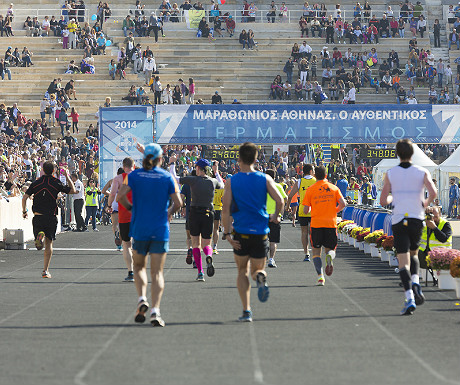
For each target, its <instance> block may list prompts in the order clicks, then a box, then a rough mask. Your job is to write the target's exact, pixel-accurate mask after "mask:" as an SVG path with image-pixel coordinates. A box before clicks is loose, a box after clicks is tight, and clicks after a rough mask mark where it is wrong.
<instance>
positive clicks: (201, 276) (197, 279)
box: [196, 273, 204, 282]
mask: <svg viewBox="0 0 460 385" xmlns="http://www.w3.org/2000/svg"><path fill="white" fill-rule="evenodd" d="M196 281H200V282H204V274H203V273H198V276H197V277H196Z"/></svg>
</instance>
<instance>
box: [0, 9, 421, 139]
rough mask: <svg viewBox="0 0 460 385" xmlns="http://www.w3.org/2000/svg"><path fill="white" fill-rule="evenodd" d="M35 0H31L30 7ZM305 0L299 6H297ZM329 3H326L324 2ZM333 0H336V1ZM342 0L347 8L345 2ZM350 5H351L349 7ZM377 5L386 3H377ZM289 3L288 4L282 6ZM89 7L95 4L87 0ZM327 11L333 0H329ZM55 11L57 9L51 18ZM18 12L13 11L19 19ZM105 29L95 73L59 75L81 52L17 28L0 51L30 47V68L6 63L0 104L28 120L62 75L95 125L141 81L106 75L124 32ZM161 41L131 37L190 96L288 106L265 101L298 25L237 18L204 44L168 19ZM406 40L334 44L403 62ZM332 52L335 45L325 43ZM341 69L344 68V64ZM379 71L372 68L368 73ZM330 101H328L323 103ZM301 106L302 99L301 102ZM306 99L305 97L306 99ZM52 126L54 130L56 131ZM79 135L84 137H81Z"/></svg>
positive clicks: (364, 93)
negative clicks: (249, 46) (246, 46)
mask: <svg viewBox="0 0 460 385" xmlns="http://www.w3.org/2000/svg"><path fill="white" fill-rule="evenodd" d="M37 1H38V0H33V4H35V2H37ZM42 1H43V3H42V5H43V7H51V5H50V4H49V0H42ZM302 4H303V3H302ZM326 4H328V3H326ZM334 4H335V3H334ZM351 4H352V2H350V1H347V2H346V5H347V6H351ZM354 4H355V3H354V2H353V5H354ZM381 4H382V6H383V5H384V3H383V2H382V3H381ZM110 6H111V7H112V9H121V8H122V7H123V9H125V10H126V9H127V5H126V4H123V3H122V2H121V1H118V0H117V1H114V2H110ZM288 6H289V3H288ZM87 7H88V8H89V10H91V9H92V7H93V8H94V7H95V5H94V4H90V5H88V4H87ZM328 9H332V2H331V3H330V4H328ZM58 15H59V10H57V12H56V13H55V16H58ZM18 17H19V16H18ZM242 28H245V29H253V30H254V32H255V37H256V40H257V41H258V47H259V49H258V51H243V50H242V49H241V45H240V44H239V43H238V34H239V32H240V31H241V29H242ZM104 31H105V33H106V35H107V36H108V37H109V38H110V39H111V40H112V41H113V45H112V47H111V48H108V49H107V55H106V56H95V57H94V58H95V63H94V64H95V66H96V74H94V75H84V74H80V75H65V74H64V72H65V70H66V69H67V64H68V62H69V61H70V60H72V59H73V60H75V61H76V62H77V63H79V62H80V60H81V58H82V50H63V49H62V44H61V43H60V39H59V38H56V37H52V36H50V37H45V38H41V37H40V38H37V37H25V36H21V35H23V34H22V33H17V34H16V36H15V37H10V38H3V39H0V51H1V52H2V53H3V52H4V51H5V50H6V48H7V46H12V47H13V48H14V47H19V48H20V50H21V49H22V48H23V47H24V46H28V47H29V49H30V50H31V51H32V52H34V56H33V61H34V64H35V65H34V66H33V67H29V68H21V67H18V68H16V67H12V68H11V71H12V73H13V80H12V81H10V82H9V81H7V80H5V81H4V82H3V83H2V86H1V90H2V92H1V93H0V102H4V103H6V104H7V105H11V104H12V103H13V102H18V104H19V108H20V109H21V110H22V111H23V112H24V113H25V115H26V116H27V117H33V118H37V117H39V104H40V100H41V99H42V97H43V95H44V93H45V91H46V89H47V87H48V85H49V83H50V82H51V81H52V80H53V79H54V78H56V77H61V78H62V84H63V85H65V83H67V81H68V80H69V79H70V78H73V79H75V80H76V91H77V97H78V100H76V101H73V100H72V101H71V102H70V104H71V106H74V107H76V109H77V111H78V112H79V114H80V124H79V126H80V128H81V132H82V131H83V132H84V131H85V130H86V128H87V126H88V125H89V123H93V124H94V123H95V117H94V115H95V112H96V111H97V109H98V107H99V106H101V105H102V104H103V103H104V101H105V97H107V96H110V97H111V98H112V105H114V106H117V105H127V104H128V102H126V101H122V100H121V99H122V97H124V96H126V95H127V92H128V89H129V87H130V85H131V84H134V85H136V86H140V85H142V84H143V83H144V77H143V76H142V75H134V74H132V73H131V68H129V69H128V70H127V79H126V80H121V81H119V80H115V81H113V80H111V79H110V77H109V75H108V64H109V62H110V59H111V58H114V57H116V54H117V52H118V49H119V47H121V46H122V45H123V40H124V36H123V32H122V30H121V25H120V24H117V23H106V24H105V28H104ZM165 33H166V38H160V40H159V42H158V44H155V42H154V39H153V38H135V41H136V42H140V43H141V44H142V48H143V49H144V48H145V47H146V46H147V45H149V46H150V47H151V49H152V50H153V52H154V55H155V59H156V63H157V65H158V64H166V67H165V68H160V78H161V82H162V84H163V86H166V84H168V83H169V84H171V85H175V84H178V79H179V78H183V79H184V80H185V81H186V82H187V79H188V78H189V77H193V78H194V79H195V83H196V86H197V94H196V96H195V100H197V99H198V98H202V99H203V100H204V102H205V103H209V102H210V100H211V96H212V95H213V94H214V92H215V91H216V90H217V91H219V92H220V94H221V95H222V97H223V99H224V102H225V103H231V102H232V101H233V99H234V98H237V99H238V100H239V101H241V102H242V103H268V102H270V103H292V102H296V101H294V100H291V101H271V100H270V101H269V100H268V95H269V91H270V84H271V82H272V80H273V78H274V77H275V76H276V75H277V74H280V75H281V76H282V78H283V79H285V74H284V73H283V72H282V69H283V67H284V63H285V62H286V60H287V58H288V57H289V55H290V53H291V48H292V45H293V44H294V42H298V43H300V42H301V41H302V39H301V38H300V32H299V29H298V24H297V23H285V24H282V25H281V24H267V23H237V33H236V34H235V36H234V37H233V38H231V39H230V38H228V37H225V38H218V39H217V40H216V41H214V42H212V43H209V42H208V40H207V39H200V38H196V37H195V31H193V30H188V29H187V28H186V26H185V24H184V23H167V24H166V25H165ZM307 40H308V43H309V44H310V45H311V46H312V48H313V54H317V55H319V52H320V50H321V49H322V47H323V46H324V45H325V44H324V42H325V39H324V38H314V39H313V38H309V39H307ZM408 41H409V39H408V38H405V39H399V38H395V39H381V40H380V44H378V45H370V44H368V45H351V46H350V45H348V44H342V45H340V49H341V51H342V54H344V53H345V51H346V50H347V48H348V47H351V48H352V50H353V51H354V52H362V51H364V50H367V51H368V52H369V51H370V49H371V48H372V47H375V48H377V51H378V53H379V62H380V61H381V59H383V58H387V57H388V53H389V52H390V51H391V49H395V50H396V51H397V52H398V53H399V57H400V63H401V66H403V65H404V63H405V62H406V61H407V58H408ZM327 46H328V48H329V50H330V51H331V52H332V48H333V47H334V46H335V45H333V44H329V45H327ZM419 46H420V47H421V48H428V47H429V46H430V42H429V39H427V38H425V39H419ZM345 68H346V69H347V68H348V66H345ZM317 74H318V78H320V77H321V66H320V65H319V66H318V71H317ZM374 74H375V75H377V71H376V70H375V71H374ZM402 85H404V87H405V88H406V89H408V88H409V84H408V83H407V81H405V79H404V77H403V76H402ZM416 93H417V99H418V100H419V102H426V101H427V100H428V99H427V89H425V88H419V89H417V91H416ZM395 100H396V98H395V95H394V94H393V93H391V92H390V94H389V95H385V94H384V93H383V94H379V95H375V91H374V90H373V89H371V88H369V87H367V88H362V89H361V92H360V94H359V95H358V97H357V102H358V103H394V102H395ZM327 102H328V103H330V101H327ZM303 103H305V101H304V102H303ZM309 103H311V102H309ZM58 132H59V130H58V129H57V128H56V129H55V131H54V133H55V134H56V133H58ZM80 135H82V134H80Z"/></svg>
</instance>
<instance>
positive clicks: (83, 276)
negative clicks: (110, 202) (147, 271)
mask: <svg viewBox="0 0 460 385" xmlns="http://www.w3.org/2000/svg"><path fill="white" fill-rule="evenodd" d="M118 257H119V256H118V255H116V256H115V257H112V258H110V259H108V260H107V261H105V262H104V263H102V264H100V265H99V266H98V267H95V268H94V269H92V270H90V271H88V272H86V273H85V274H83V275H82V276H81V277H80V278H78V279H77V280H75V281H73V282H69V283H67V284H66V285H64V286H62V287H60V288H59V289H57V290H54V291H53V292H52V293H50V294H48V295H47V296H45V297H42V298H40V299H37V300H36V301H35V302H33V303H31V304H30V305H28V306H26V307H24V308H22V309H21V310H19V311H17V312H16V313H13V314H10V315H9V316H8V317H6V318H3V319H2V320H0V325H1V324H3V323H4V322H6V321H8V320H10V319H11V318H14V317H16V316H18V315H19V314H22V313H24V312H25V311H27V310H29V309H31V308H33V307H34V306H36V305H38V304H39V303H40V302H43V301H44V300H46V299H48V298H50V297H52V296H53V295H55V294H56V293H59V292H60V291H62V290H64V289H66V288H68V287H69V286H72V285H73V284H75V283H77V282H78V281H80V280H81V279H82V278H85V277H86V276H88V275H89V274H91V273H93V272H94V271H96V270H98V269H100V268H101V267H102V266H104V265H105V264H107V263H109V262H110V261H112V260H113V259H115V258H118Z"/></svg>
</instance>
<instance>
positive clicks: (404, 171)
mask: <svg viewBox="0 0 460 385" xmlns="http://www.w3.org/2000/svg"><path fill="white" fill-rule="evenodd" d="M396 154H397V155H398V157H399V159H400V160H401V163H400V164H399V165H398V166H396V167H393V168H392V169H390V170H388V172H387V175H386V176H385V182H384V186H383V189H382V194H381V196H380V204H381V205H382V206H386V205H389V204H391V203H392V204H393V207H394V208H393V216H392V230H393V236H394V248H395V249H396V253H397V255H398V261H399V275H400V277H401V282H402V284H403V287H404V292H405V296H406V300H405V302H404V307H403V309H402V311H401V315H411V314H413V313H414V310H415V308H416V305H421V304H423V302H425V297H424V295H423V293H422V290H421V287H420V284H419V275H418V274H419V261H418V256H417V254H418V248H419V244H420V237H421V235H422V229H423V226H424V225H425V223H424V219H425V208H426V207H428V206H429V204H430V203H431V202H433V200H434V199H435V198H436V194H437V191H436V187H435V186H434V184H433V181H432V179H431V175H430V173H429V171H428V170H426V169H424V168H423V167H419V166H415V165H413V164H412V163H411V158H412V155H413V154H414V149H413V144H412V142H411V141H410V140H408V139H402V140H399V141H398V143H397V144H396ZM425 188H426V189H427V191H428V198H426V199H425V198H424V189H425ZM390 192H391V194H392V195H390Z"/></svg>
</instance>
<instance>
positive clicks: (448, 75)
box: [444, 64, 452, 86]
mask: <svg viewBox="0 0 460 385" xmlns="http://www.w3.org/2000/svg"><path fill="white" fill-rule="evenodd" d="M444 76H445V78H446V86H447V85H449V84H450V83H452V68H450V64H447V66H446V68H445V69H444Z"/></svg>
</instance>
